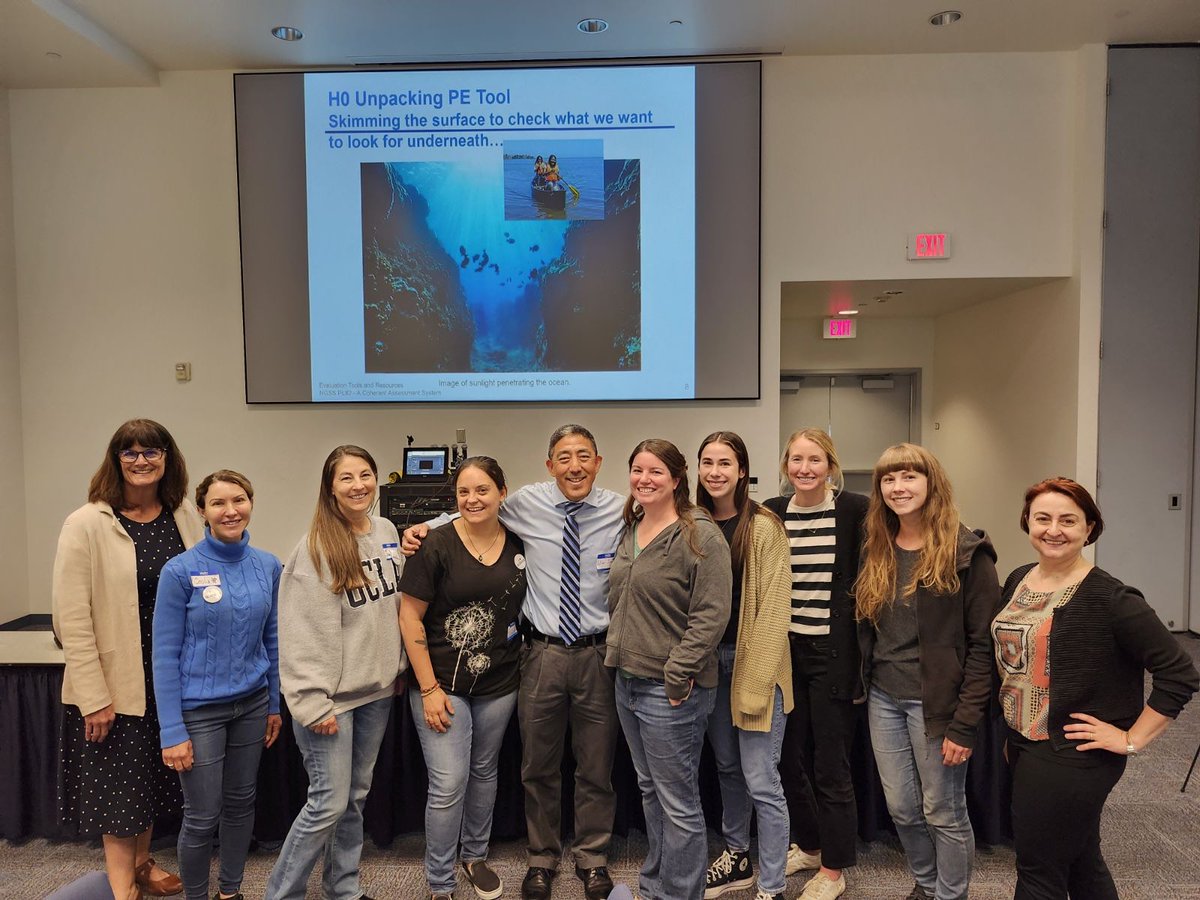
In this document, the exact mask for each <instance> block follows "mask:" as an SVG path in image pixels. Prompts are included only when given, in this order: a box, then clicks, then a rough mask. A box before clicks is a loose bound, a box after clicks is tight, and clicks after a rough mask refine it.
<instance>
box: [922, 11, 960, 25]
mask: <svg viewBox="0 0 1200 900" xmlns="http://www.w3.org/2000/svg"><path fill="white" fill-rule="evenodd" d="M961 18H962V13H960V12H959V11H958V10H957V9H948V10H946V11H945V12H940V13H934V14H933V15H932V16H930V17H929V24H930V25H937V26H941V25H953V24H954V23H955V22H957V21H958V20H959V19H961Z"/></svg>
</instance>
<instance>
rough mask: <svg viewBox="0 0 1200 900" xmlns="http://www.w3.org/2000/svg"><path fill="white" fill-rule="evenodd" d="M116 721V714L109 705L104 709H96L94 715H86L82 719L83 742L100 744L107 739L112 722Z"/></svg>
mask: <svg viewBox="0 0 1200 900" xmlns="http://www.w3.org/2000/svg"><path fill="white" fill-rule="evenodd" d="M116 720H117V713H116V711H115V710H114V709H113V705H112V704H111V703H110V704H108V706H106V707H104V709H98V710H96V711H95V712H94V713H88V714H87V715H86V716H84V717H83V737H84V740H88V741H96V742H97V743H100V742H102V741H103V740H104V739H105V738H106V737H108V732H109V731H111V730H112V726H113V722H115V721H116Z"/></svg>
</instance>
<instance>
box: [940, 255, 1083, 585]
mask: <svg viewBox="0 0 1200 900" xmlns="http://www.w3.org/2000/svg"><path fill="white" fill-rule="evenodd" d="M1077 296H1078V286H1077V285H1076V284H1075V283H1074V282H1073V281H1072V280H1071V279H1065V278H1064V279H1062V280H1061V281H1055V282H1051V283H1049V284H1045V285H1040V286H1038V287H1035V288H1030V289H1028V290H1025V291H1021V292H1019V293H1016V294H1011V295H1009V296H1006V297H1000V298H997V299H995V300H992V301H989V302H987V303H981V304H979V305H978V306H973V307H970V308H968V309H964V310H961V311H959V312H955V313H950V314H948V315H943V316H939V317H938V319H937V320H936V338H935V345H936V346H935V350H934V373H935V382H936V386H935V388H934V391H933V411H932V416H933V419H934V421H936V422H937V423H938V425H939V426H940V428H939V429H938V431H937V432H936V439H935V441H933V442H932V443H931V446H932V447H933V448H934V450H935V452H936V453H937V454H938V458H939V459H941V461H942V463H943V465H945V467H946V471H947V472H948V473H949V475H950V478H951V480H952V481H953V483H954V489H955V494H956V498H957V500H958V505H959V508H960V509H961V510H962V514H963V520H964V521H965V522H966V523H967V524H968V525H970V526H971V527H974V528H984V529H985V530H987V532H988V534H989V535H990V536H991V538H992V541H993V543H994V544H995V545H996V549H997V551H998V552H999V554H1000V563H999V569H1000V570H1001V575H1002V576H1003V575H1004V574H1006V573H1007V572H1008V571H1010V570H1011V569H1012V568H1013V567H1015V566H1016V565H1018V564H1020V563H1022V562H1026V561H1028V560H1029V559H1030V558H1031V557H1032V555H1033V554H1032V551H1031V550H1030V547H1029V543H1028V541H1027V540H1026V539H1025V536H1024V535H1023V534H1022V533H1021V531H1020V530H1019V528H1018V527H1017V519H1018V516H1019V515H1020V511H1021V503H1022V497H1023V495H1024V491H1025V488H1027V487H1028V486H1029V485H1031V484H1033V483H1034V482H1036V481H1040V480H1041V479H1042V478H1046V477H1048V476H1050V475H1062V474H1067V475H1069V474H1071V473H1072V472H1073V470H1074V467H1075V434H1076V411H1075V403H1074V398H1075V385H1076V378H1077V356H1078V353H1077V348H1076V328H1077V319H1078V313H1077V304H1076V298H1077Z"/></svg>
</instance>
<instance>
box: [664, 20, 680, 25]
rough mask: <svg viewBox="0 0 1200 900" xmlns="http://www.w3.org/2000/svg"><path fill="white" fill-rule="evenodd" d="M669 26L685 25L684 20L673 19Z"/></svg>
mask: <svg viewBox="0 0 1200 900" xmlns="http://www.w3.org/2000/svg"><path fill="white" fill-rule="evenodd" d="M667 24H668V25H682V24H683V19H672V20H671V21H670V22H668V23H667Z"/></svg>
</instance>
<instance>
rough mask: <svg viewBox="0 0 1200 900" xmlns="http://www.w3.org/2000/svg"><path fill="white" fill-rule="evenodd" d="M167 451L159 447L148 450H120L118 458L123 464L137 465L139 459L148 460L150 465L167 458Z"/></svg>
mask: <svg viewBox="0 0 1200 900" xmlns="http://www.w3.org/2000/svg"><path fill="white" fill-rule="evenodd" d="M166 454H167V451H166V450H162V449H160V448H158V447H151V448H150V449H148V450H118V451H117V458H118V459H119V460H121V462H127V463H135V462H137V459H138V457H139V456H140V457H141V458H142V459H144V460H146V462H148V463H152V462H158V461H159V459H161V458H162V457H164V456H166Z"/></svg>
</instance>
